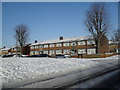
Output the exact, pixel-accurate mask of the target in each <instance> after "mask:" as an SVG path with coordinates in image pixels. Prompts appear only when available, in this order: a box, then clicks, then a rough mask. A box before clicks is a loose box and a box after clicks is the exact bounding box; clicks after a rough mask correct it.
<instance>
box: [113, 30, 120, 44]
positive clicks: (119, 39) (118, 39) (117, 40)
mask: <svg viewBox="0 0 120 90" xmlns="http://www.w3.org/2000/svg"><path fill="white" fill-rule="evenodd" d="M119 32H120V30H116V31H114V33H113V37H112V41H113V42H114V43H115V44H119V45H120V35H119Z"/></svg>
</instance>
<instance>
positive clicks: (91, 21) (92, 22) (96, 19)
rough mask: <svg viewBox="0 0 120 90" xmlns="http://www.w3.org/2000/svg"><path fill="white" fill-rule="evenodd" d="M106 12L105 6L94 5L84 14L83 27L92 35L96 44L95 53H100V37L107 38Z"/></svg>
mask: <svg viewBox="0 0 120 90" xmlns="http://www.w3.org/2000/svg"><path fill="white" fill-rule="evenodd" d="M107 15H108V12H107V10H106V7H105V4H103V3H94V4H92V5H91V7H90V9H89V10H88V11H87V13H86V20H85V25H86V27H87V28H88V31H89V32H90V33H91V34H92V36H93V38H94V40H95V43H96V53H100V49H101V40H102V39H103V38H102V37H107V35H106V33H107V31H108V29H109V27H110V24H109V21H108V16H107Z"/></svg>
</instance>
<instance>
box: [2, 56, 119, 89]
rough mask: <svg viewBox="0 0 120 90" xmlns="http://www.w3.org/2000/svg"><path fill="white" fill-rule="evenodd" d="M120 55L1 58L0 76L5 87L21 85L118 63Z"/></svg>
mask: <svg viewBox="0 0 120 90" xmlns="http://www.w3.org/2000/svg"><path fill="white" fill-rule="evenodd" d="M118 57H120V56H113V57H109V58H102V59H101V58H100V59H99V58H97V59H80V58H61V59H55V58H0V60H2V67H0V77H1V78H2V83H3V87H19V86H22V85H25V84H28V83H32V82H36V81H41V80H46V79H49V78H54V77H58V76H62V75H68V74H70V73H75V72H78V71H83V70H86V69H91V68H94V67H98V66H102V64H103V63H106V66H107V65H109V64H108V63H112V64H116V63H118ZM94 60H96V61H94ZM97 60H101V61H102V62H98V61H97Z"/></svg>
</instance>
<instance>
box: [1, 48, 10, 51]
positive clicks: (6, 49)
mask: <svg viewBox="0 0 120 90" xmlns="http://www.w3.org/2000/svg"><path fill="white" fill-rule="evenodd" d="M1 50H2V51H8V50H10V48H3V49H1Z"/></svg>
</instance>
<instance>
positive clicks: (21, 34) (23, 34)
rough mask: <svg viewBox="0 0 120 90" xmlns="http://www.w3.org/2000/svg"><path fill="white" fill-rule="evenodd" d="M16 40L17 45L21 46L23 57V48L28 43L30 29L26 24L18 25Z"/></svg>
mask: <svg viewBox="0 0 120 90" xmlns="http://www.w3.org/2000/svg"><path fill="white" fill-rule="evenodd" d="M15 39H16V43H17V44H19V46H20V53H21V55H22V53H23V52H22V51H23V50H22V49H23V46H24V45H25V44H26V42H27V41H28V27H27V26H26V25H24V24H21V25H18V26H16V28H15Z"/></svg>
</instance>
